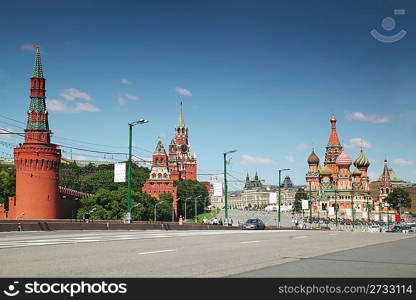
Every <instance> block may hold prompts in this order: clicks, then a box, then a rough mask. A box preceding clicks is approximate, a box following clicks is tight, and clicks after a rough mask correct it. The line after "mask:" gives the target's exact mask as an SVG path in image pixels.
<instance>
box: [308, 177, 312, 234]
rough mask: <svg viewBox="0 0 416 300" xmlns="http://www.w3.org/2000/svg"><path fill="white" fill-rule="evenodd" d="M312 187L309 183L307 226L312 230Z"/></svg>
mask: <svg viewBox="0 0 416 300" xmlns="http://www.w3.org/2000/svg"><path fill="white" fill-rule="evenodd" d="M311 193H312V186H311V182H310V181H309V225H310V226H311V229H312V195H311Z"/></svg>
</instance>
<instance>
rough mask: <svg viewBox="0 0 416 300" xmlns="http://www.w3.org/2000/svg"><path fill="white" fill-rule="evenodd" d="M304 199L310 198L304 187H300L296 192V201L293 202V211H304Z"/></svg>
mask: <svg viewBox="0 0 416 300" xmlns="http://www.w3.org/2000/svg"><path fill="white" fill-rule="evenodd" d="M304 199H308V195H307V194H306V192H305V190H304V189H303V188H299V189H298V190H297V192H296V194H295V201H294V202H293V211H295V212H301V211H302V200H304Z"/></svg>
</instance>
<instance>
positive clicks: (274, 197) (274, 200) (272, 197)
mask: <svg viewBox="0 0 416 300" xmlns="http://www.w3.org/2000/svg"><path fill="white" fill-rule="evenodd" d="M269 204H277V193H276V192H271V193H269Z"/></svg>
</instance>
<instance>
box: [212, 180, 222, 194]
mask: <svg viewBox="0 0 416 300" xmlns="http://www.w3.org/2000/svg"><path fill="white" fill-rule="evenodd" d="M212 186H213V189H214V194H213V196H214V197H222V183H220V182H214V183H213V184H212Z"/></svg>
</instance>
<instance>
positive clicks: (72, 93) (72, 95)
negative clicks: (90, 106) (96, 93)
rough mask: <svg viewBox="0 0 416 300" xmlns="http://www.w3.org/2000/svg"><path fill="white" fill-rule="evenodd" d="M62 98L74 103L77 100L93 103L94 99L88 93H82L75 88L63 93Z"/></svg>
mask: <svg viewBox="0 0 416 300" xmlns="http://www.w3.org/2000/svg"><path fill="white" fill-rule="evenodd" d="M60 96H62V97H63V98H64V99H65V100H68V101H73V100H75V99H84V100H87V101H91V100H92V98H91V97H90V95H88V94H87V93H84V92H81V91H79V90H77V89H75V88H69V89H66V90H65V91H63V92H62V93H61V94H60Z"/></svg>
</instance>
